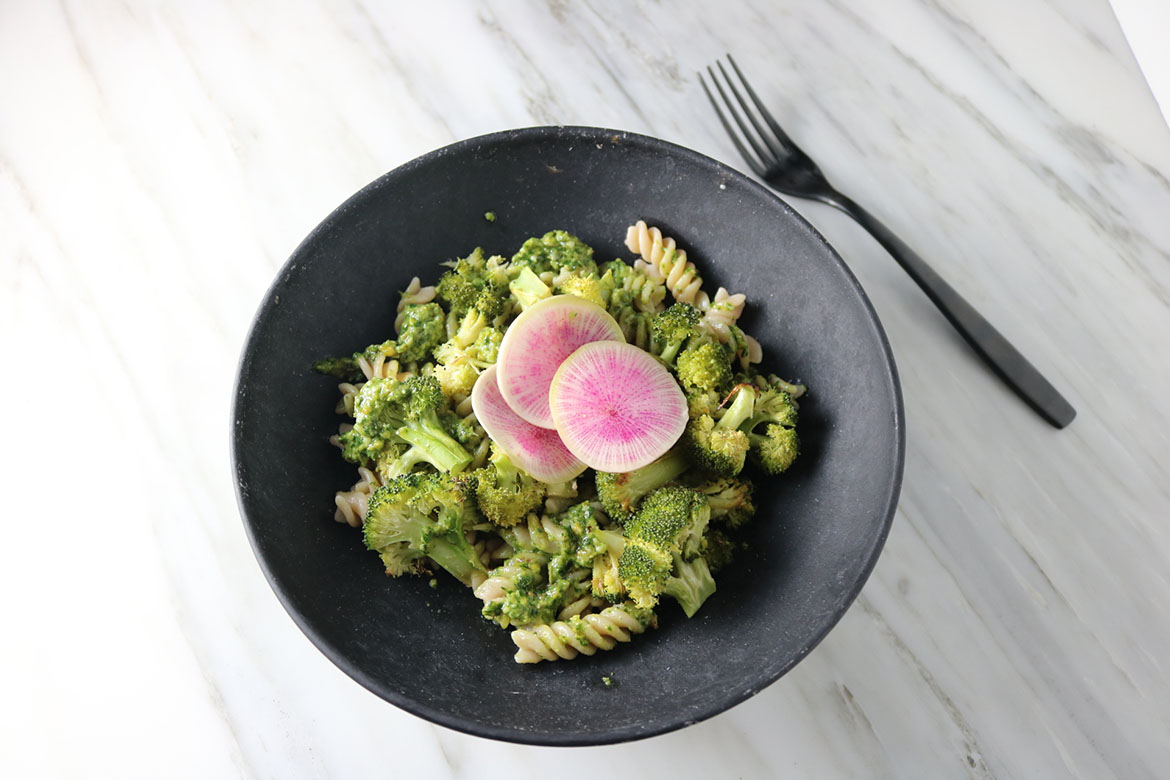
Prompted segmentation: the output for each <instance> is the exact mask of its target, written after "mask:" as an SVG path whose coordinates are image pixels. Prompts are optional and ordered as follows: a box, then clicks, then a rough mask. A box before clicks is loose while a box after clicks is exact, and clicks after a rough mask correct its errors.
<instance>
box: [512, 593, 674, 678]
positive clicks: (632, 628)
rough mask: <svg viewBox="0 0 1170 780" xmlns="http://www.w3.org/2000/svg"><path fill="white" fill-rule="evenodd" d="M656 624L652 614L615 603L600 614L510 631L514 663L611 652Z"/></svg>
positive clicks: (532, 662)
mask: <svg viewBox="0 0 1170 780" xmlns="http://www.w3.org/2000/svg"><path fill="white" fill-rule="evenodd" d="M655 625H656V619H655V618H654V617H653V615H650V616H649V617H644V616H642V613H641V611H639V610H638V609H637V608H635V607H633V606H631V605H626V604H618V605H615V606H612V607H606V608H605V609H603V610H601V611H600V612H596V613H592V614H587V615H577V616H573V617H571V618H569V619H568V620H558V621H555V622H553V623H546V624H543V625H538V626H532V627H529V628H517V629H515V630H513V631H512V641H513V642H514V643H515V644H516V647H517V648H518V649H517V650H516V656H515V659H516V663H520V664H535V663H539V662H541V661H556V660H557V659H559V658H563V659H565V660H571V659H573V658H576V657H577V655H578V653H582V654H584V655H593V654H594V653H596V652H597V651H598V650H612V649H613V648H614V646H615V645H616V644H617V643H618V642H629V641H630V639H631V638H632V637H633V635H634V634H641V633H642V632H644V631H645V630H646V629H647V628H652V627H654V626H655Z"/></svg>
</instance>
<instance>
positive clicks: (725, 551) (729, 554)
mask: <svg viewBox="0 0 1170 780" xmlns="http://www.w3.org/2000/svg"><path fill="white" fill-rule="evenodd" d="M736 547H737V545H736V543H735V542H733V541H732V540H731V537H729V536H728V535H727V534H725V533H723V532H722V531H720V530H719V529H718V528H708V529H707V533H706V534H705V535H704V536H703V547H702V549H701V550H700V553H701V554H702V556H703V560H705V561H707V567H708V569H709V570H710V571H711V573H712V574H714V573H715V572H717V571H719V570H720V569H722V568H723V567H724V566H726V565H727V564H729V563H731V560H732V558H734V557H735V550H736Z"/></svg>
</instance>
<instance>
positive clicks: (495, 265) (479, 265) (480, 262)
mask: <svg viewBox="0 0 1170 780" xmlns="http://www.w3.org/2000/svg"><path fill="white" fill-rule="evenodd" d="M435 291H436V293H437V294H438V296H439V298H440V299H442V300H443V301H445V302H446V303H447V305H448V306H449V308H450V309H451V311H452V312H454V313H455V315H456V316H460V317H461V316H463V315H464V314H466V313H467V312H468V311H470V310H472V309H476V310H478V311H480V312H482V313H483V314H484V315H485V316H486V317H488V318H489V319H490V318H492V317H495V316H497V315H499V314H500V312H501V311H502V309H503V307H504V306H505V305H506V303H507V299H508V271H507V266H506V263H505V261H504V258H502V257H499V256H498V255H497V256H492V257H489V258H485V257H484V255H483V249H481V248H478V247H477V248H476V249H475V251H474V252H472V253H471V254H470V255H468V256H467V257H463V258H460V259H458V260H456V261H455V267H454V268H452V269H451V270H450V271H447V272H446V273H444V274H443V275H442V277H440V278H439V284H438V285H436V288H435Z"/></svg>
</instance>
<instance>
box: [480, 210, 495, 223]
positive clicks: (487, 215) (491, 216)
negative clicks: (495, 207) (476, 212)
mask: <svg viewBox="0 0 1170 780" xmlns="http://www.w3.org/2000/svg"><path fill="white" fill-rule="evenodd" d="M483 218H484V219H486V220H487V221H488V222H495V221H496V212H494V211H485V212H484V213H483Z"/></svg>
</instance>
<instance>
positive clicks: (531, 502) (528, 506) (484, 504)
mask: <svg viewBox="0 0 1170 780" xmlns="http://www.w3.org/2000/svg"><path fill="white" fill-rule="evenodd" d="M476 477H477V481H478V483H479V484H478V487H476V491H475V498H476V501H478V502H479V509H480V511H481V512H483V513H484V515H485V516H486V517H487V519H488V520H491V521H492V522H493V523H495V524H496V525H498V526H504V527H508V526H513V525H516V524H517V523H519V522H520V521H521V520H523V519H524V518H526V517H528V513H529V512H535V511H537V510H539V509H540V506H541V504H543V503H544V491H545V486H544V483H543V482H540V481H538V480H536V479H533V478H532V477H531V476H529V475H528V474H527V473H525V472H523V471H521V470H520V469H518V468H516V466H515V464H513V463H512V459H511V458H509V457H508V455H507V453H505V452H504V451H503V450H501V449H499V448H498V447H496V445H495V444H493V445H492V456H491V458H490V459H489V465H488V466H486V467H484V468H482V469H478V470H477V471H476Z"/></svg>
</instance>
